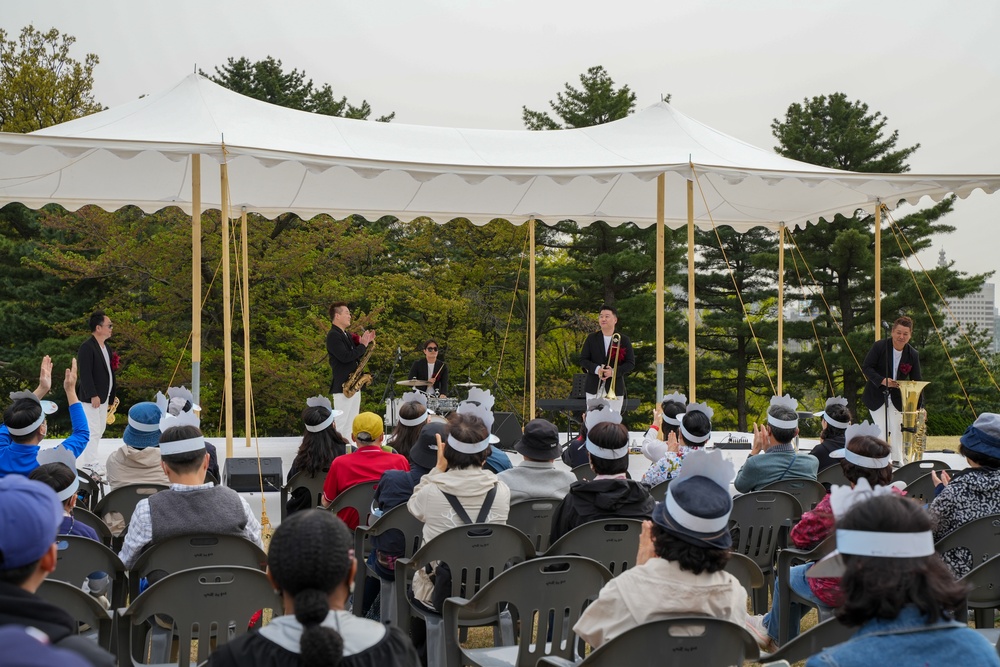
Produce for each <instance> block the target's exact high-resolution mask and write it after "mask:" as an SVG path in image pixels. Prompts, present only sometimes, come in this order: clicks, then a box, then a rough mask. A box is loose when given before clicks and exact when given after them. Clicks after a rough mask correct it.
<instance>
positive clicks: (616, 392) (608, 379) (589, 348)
mask: <svg viewBox="0 0 1000 667" xmlns="http://www.w3.org/2000/svg"><path fill="white" fill-rule="evenodd" d="M597 322H598V324H599V325H600V327H601V330H600V331H595V332H593V333H592V334H590V335H588V336H587V339H586V340H585V341H584V342H583V349H582V350H581V351H580V365H581V366H582V367H583V370H584V371H586V373H587V383H586V386H585V391H586V392H587V400H588V401H589V400H592V399H595V398H606V399H607V400H608V402H609V403H611V409H612V410H615V411H617V412H621V410H622V405H623V404H624V401H625V376H626V375H628V374H629V373H631V372H632V369H634V368H635V353H634V352H633V351H632V342H631V341H630V340H629V338H628V336H626V335H625V334H623V333H621V332H617V331H615V327H616V325H617V324H618V311H617V310H615V307H614V306H611V305H609V304H604V305H602V306H601V310H600V315H599V317H598V318H597Z"/></svg>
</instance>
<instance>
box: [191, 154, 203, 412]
mask: <svg viewBox="0 0 1000 667" xmlns="http://www.w3.org/2000/svg"><path fill="white" fill-rule="evenodd" d="M201 298H202V297H201V155H199V154H198V153H194V154H192V155H191V394H192V395H193V396H194V402H195V404H196V405H201Z"/></svg>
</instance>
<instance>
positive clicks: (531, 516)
mask: <svg viewBox="0 0 1000 667" xmlns="http://www.w3.org/2000/svg"><path fill="white" fill-rule="evenodd" d="M559 502H560V501H558V500H554V499H552V498H533V499H529V500H522V501H519V502H516V503H514V504H512V505H511V506H510V512H509V513H508V514H507V525H508V526H514V527H515V528H517V529H518V530H520V531H521V532H522V533H524V534H525V535H527V536H528V539H529V540H531V543H532V544H533V545H534V547H535V552H536V553H542V552H543V551H545V550H546V549H548V548H549V536H550V535H551V534H552V515H553V514H555V511H556V508H557V507H559Z"/></svg>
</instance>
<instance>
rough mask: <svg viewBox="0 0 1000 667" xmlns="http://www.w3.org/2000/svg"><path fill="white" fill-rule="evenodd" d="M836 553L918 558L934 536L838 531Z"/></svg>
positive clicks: (931, 548) (928, 533)
mask: <svg viewBox="0 0 1000 667" xmlns="http://www.w3.org/2000/svg"><path fill="white" fill-rule="evenodd" d="M667 488H668V489H669V487H667ZM837 551H839V552H840V553H842V554H851V555H852V556H873V557H875V558H920V557H923V556H930V555H932V554H933V553H934V534H933V533H931V531H929V530H925V531H923V532H919V533H876V532H873V531H867V530H838V531H837Z"/></svg>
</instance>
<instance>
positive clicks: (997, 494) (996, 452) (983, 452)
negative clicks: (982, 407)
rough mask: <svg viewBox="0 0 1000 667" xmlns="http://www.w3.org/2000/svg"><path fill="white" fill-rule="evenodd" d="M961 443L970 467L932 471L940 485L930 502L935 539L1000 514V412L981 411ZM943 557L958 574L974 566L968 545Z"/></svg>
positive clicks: (937, 483) (960, 445)
mask: <svg viewBox="0 0 1000 667" xmlns="http://www.w3.org/2000/svg"><path fill="white" fill-rule="evenodd" d="M959 443H960V444H959V448H958V453H959V454H961V455H962V456H964V457H965V459H966V461H968V462H969V467H968V468H966V469H965V470H963V471H961V472H959V473H956V474H955V476H954V477H949V476H948V473H946V472H941V473H940V474H939V473H937V472H931V476H932V477H931V479H933V480H934V483H935V484H936V485H938V495H937V497H936V498H934V500H933V501H932V502H931V504H930V512H931V514H933V515H934V517H935V518H936V520H937V523H936V525H935V528H934V540H935V541H937V540H940V539H941V538H942V537H944V536H945V535H947V534H948V533H950V532H951V531H953V530H955V529H956V528H958V527H960V526H962V525H963V524H966V523H969V522H970V521H974V520H975V519H978V518H980V517H984V516H989V515H990V514H1000V415H998V414H996V413H993V412H984V413H982V414H981V415H979V417H978V418H977V419H976V421H975V422H974V423H973V424H972V425H971V426H969V428H967V429H966V430H965V433H963V434H962V437H961V438H960V439H959ZM942 557H943V558H944V562H945V563H947V564H948V566H949V567H950V568H951V570H952V572H954V573H955V576H956V577H964V576H965V575H966V574H968V573H969V570H971V569H972V566H973V563H972V554H971V553H970V552H969V550H968V549H964V548H959V549H951V550H949V551H948V552H947V553H944V554H942Z"/></svg>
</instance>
